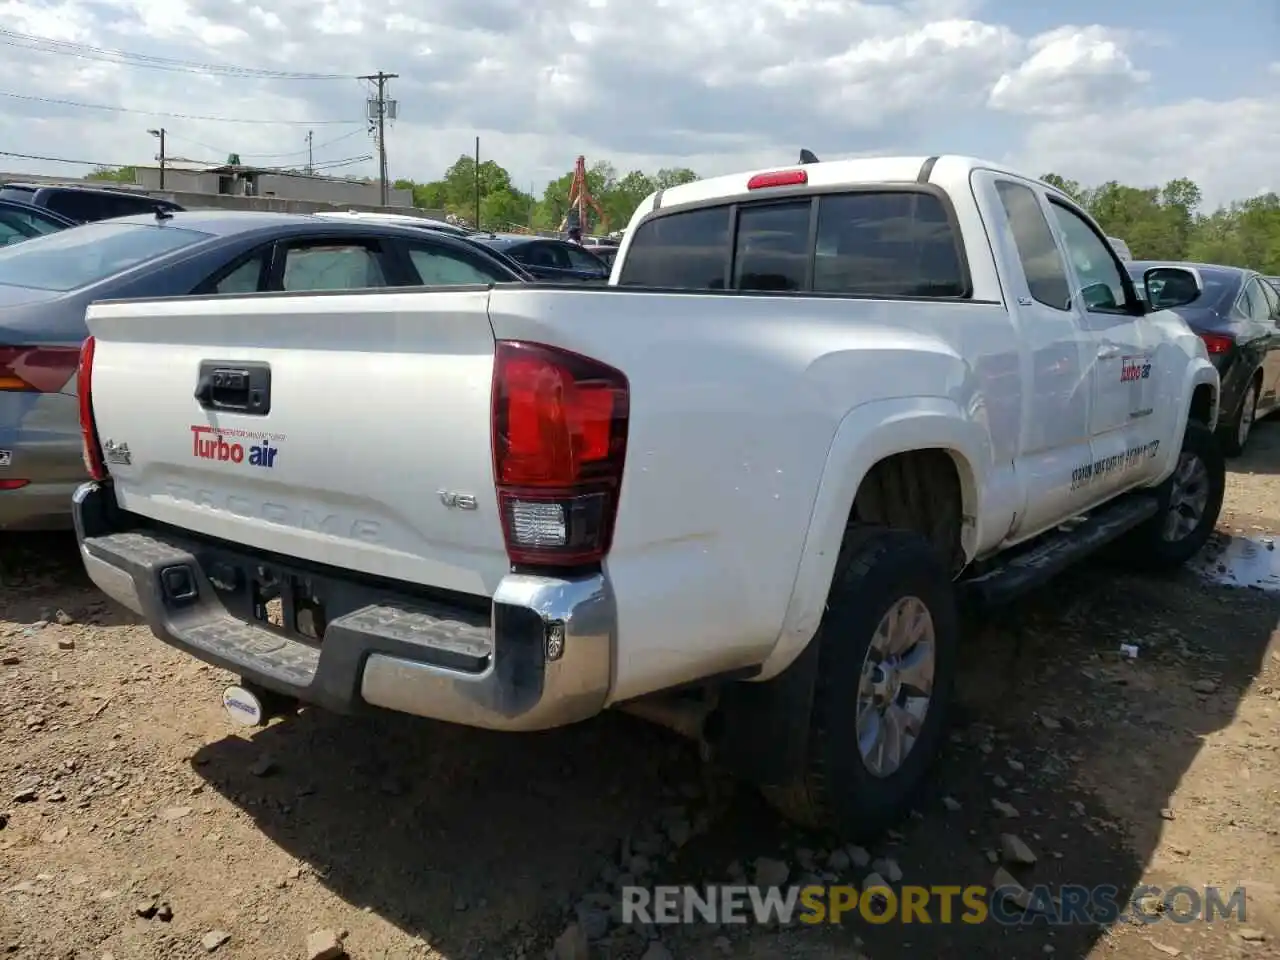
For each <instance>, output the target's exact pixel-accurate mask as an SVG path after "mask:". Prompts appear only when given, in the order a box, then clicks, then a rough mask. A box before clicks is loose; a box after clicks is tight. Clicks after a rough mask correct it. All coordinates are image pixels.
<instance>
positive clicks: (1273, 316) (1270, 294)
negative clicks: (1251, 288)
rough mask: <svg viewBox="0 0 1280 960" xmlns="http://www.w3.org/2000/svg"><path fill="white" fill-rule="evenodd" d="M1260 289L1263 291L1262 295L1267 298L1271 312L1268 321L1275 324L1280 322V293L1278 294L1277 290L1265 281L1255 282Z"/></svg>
mask: <svg viewBox="0 0 1280 960" xmlns="http://www.w3.org/2000/svg"><path fill="white" fill-rule="evenodd" d="M1254 283H1256V284H1257V285H1258V289H1260V290H1261V291H1262V295H1263V296H1264V297H1266V298H1267V309H1268V311H1269V312H1270V317H1269V318H1268V321H1269V322H1271V323H1275V322H1277V321H1280V293H1277V292H1276V288H1275V287H1273V286H1272V285H1271V284H1269V283H1267V281H1265V280H1255V281H1254Z"/></svg>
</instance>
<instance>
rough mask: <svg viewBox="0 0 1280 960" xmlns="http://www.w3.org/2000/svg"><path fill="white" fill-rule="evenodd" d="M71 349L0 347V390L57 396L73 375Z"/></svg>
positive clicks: (74, 356) (73, 350)
mask: <svg viewBox="0 0 1280 960" xmlns="http://www.w3.org/2000/svg"><path fill="white" fill-rule="evenodd" d="M79 355H80V351H78V350H76V348H75V347H0V390H6V391H18V392H21V393H57V392H58V391H59V390H61V389H62V388H63V387H64V386H66V384H67V381H68V380H70V379H71V375H72V374H73V373H75V372H76V360H77V359H78V358H79Z"/></svg>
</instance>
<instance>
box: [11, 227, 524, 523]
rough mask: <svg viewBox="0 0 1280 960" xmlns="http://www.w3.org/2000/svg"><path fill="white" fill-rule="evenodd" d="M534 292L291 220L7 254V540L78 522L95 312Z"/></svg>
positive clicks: (53, 244)
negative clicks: (397, 290) (264, 298)
mask: <svg viewBox="0 0 1280 960" xmlns="http://www.w3.org/2000/svg"><path fill="white" fill-rule="evenodd" d="M525 279H526V277H525V276H524V275H522V274H521V273H520V272H518V271H517V269H516V268H513V267H512V266H510V265H508V264H507V263H506V262H504V261H503V260H502V259H501V258H499V257H495V256H493V255H492V254H491V253H490V252H489V251H488V250H486V249H484V248H483V247H479V246H477V245H475V244H472V243H470V242H468V241H466V240H463V239H460V238H457V237H451V236H446V235H444V234H440V233H431V232H428V231H425V230H420V229H417V228H414V227H403V226H398V225H394V224H386V223H368V222H359V221H350V222H342V221H336V220H333V219H323V218H320V217H310V216H303V215H293V214H283V213H259V212H245V211H224V210H198V211H188V212H183V213H176V214H162V215H160V216H134V217H121V218H118V219H115V220H103V221H99V222H96V223H89V224H84V225H82V226H76V227H72V228H71V229H68V230H63V231H61V232H60V233H54V234H49V235H46V236H43V237H37V238H35V239H33V240H27V241H25V242H23V243H20V244H14V245H12V246H7V247H4V248H0V529H50V528H56V527H61V526H65V525H66V524H67V523H69V522H70V506H71V494H72V492H73V491H74V489H75V487H76V486H77V485H78V484H79V483H81V482H82V481H83V480H84V479H85V476H84V466H83V464H82V463H81V456H80V427H79V410H78V405H77V401H76V388H75V369H76V365H77V363H78V360H79V352H80V344H81V342H82V341H83V340H84V338H85V336H87V334H88V331H87V329H86V327H85V323H84V314H85V309H86V308H87V307H88V305H89V304H90V303H93V302H95V301H98V300H115V299H123V298H130V297H145V298H150V297H173V296H192V295H194V296H210V295H217V294H234V293H251V292H256V291H267V290H281V291H290V290H353V289H363V288H369V287H403V286H416V285H419V284H432V285H456V284H491V283H508V282H519V281H522V280H525Z"/></svg>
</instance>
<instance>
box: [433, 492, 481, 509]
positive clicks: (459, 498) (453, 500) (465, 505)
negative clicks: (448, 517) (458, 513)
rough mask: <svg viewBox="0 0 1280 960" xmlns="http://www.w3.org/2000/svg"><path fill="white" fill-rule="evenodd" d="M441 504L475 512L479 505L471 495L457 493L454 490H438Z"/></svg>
mask: <svg viewBox="0 0 1280 960" xmlns="http://www.w3.org/2000/svg"><path fill="white" fill-rule="evenodd" d="M436 492H437V493H439V494H440V502H441V503H443V504H444V505H445V506H446V507H449V508H450V509H451V510H452V509H458V510H474V509H475V508H476V507H477V506H478V504H477V503H476V498H475V497H473V496H472V495H471V494H469V493H455V492H454V491H452V490H438V491H436Z"/></svg>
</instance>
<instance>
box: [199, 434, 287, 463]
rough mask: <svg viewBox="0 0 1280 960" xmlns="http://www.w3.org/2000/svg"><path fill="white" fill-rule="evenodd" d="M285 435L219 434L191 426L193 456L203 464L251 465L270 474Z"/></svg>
mask: <svg viewBox="0 0 1280 960" xmlns="http://www.w3.org/2000/svg"><path fill="white" fill-rule="evenodd" d="M283 439H284V434H282V433H254V432H252V431H249V430H218V429H217V428H215V427H210V426H198V425H196V424H192V425H191V455H192V456H193V457H196V458H197V459H200V460H217V461H220V462H222V463H235V464H242V463H243V464H248V465H249V466H251V467H263V468H265V469H267V470H270V469H272V468H274V467H275V465H276V458H277V457H278V456H279V454H280V448H279V446H277V444H278V443H279V442H280V441H281V440H283Z"/></svg>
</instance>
